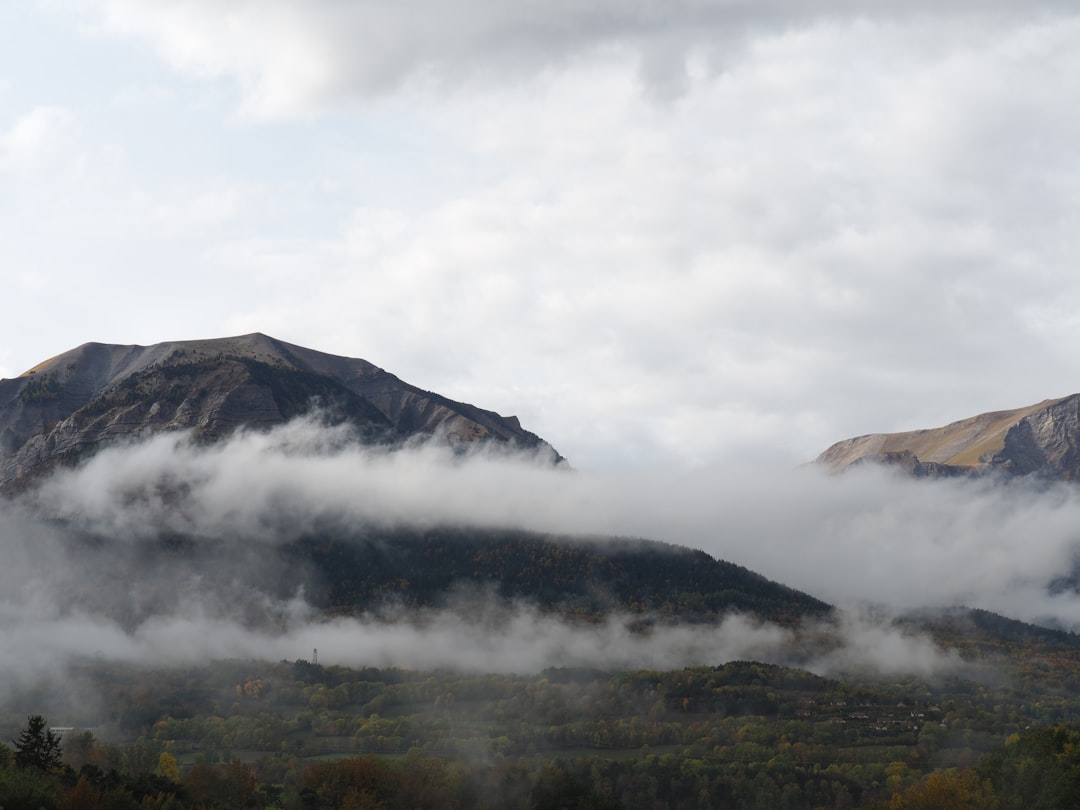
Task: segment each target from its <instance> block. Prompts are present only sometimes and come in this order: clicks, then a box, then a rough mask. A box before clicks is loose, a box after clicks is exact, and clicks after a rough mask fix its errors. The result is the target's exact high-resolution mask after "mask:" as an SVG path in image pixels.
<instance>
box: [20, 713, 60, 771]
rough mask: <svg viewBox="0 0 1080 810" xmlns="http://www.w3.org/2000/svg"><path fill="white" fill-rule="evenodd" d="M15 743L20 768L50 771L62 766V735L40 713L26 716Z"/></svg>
mask: <svg viewBox="0 0 1080 810" xmlns="http://www.w3.org/2000/svg"><path fill="white" fill-rule="evenodd" d="M13 742H14V743H15V764H16V765H18V766H19V767H20V768H29V769H32V770H37V771H42V772H48V771H53V770H55V769H57V768H59V767H60V735H58V734H55V733H53V731H52V730H51V729H50V728H49V727H48V725H47V724H46V722H45V718H44V717H42V716H41V715H40V714H32V715H30V716H29V717H27V718H26V728H24V729H23V731H22V734H20V735H19V739H17V740H14V741H13Z"/></svg>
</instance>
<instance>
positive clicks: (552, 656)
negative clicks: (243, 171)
mask: <svg viewBox="0 0 1080 810" xmlns="http://www.w3.org/2000/svg"><path fill="white" fill-rule="evenodd" d="M328 523H329V524H334V525H350V524H353V523H355V524H356V525H360V524H366V525H370V524H372V523H374V524H383V525H390V526H395V525H401V524H408V525H414V524H419V525H424V526H428V525H437V524H454V525H465V526H470V525H472V526H480V527H520V528H524V529H529V530H534V531H540V532H550V533H556V534H574V535H582V534H589V535H621V536H631V537H645V538H650V539H656V540H663V541H666V542H670V543H677V544H681V545H687V546H693V547H696V548H701V549H704V550H706V551H707V552H709V553H710V554H712V555H714V556H716V557H720V558H723V559H726V560H730V561H732V562H736V563H739V564H741V565H745V566H747V567H749V568H751V569H753V570H756V571H758V572H760V573H762V574H764V575H765V576H767V577H769V578H771V579H775V580H778V581H780V582H783V583H785V584H787V585H791V586H794V587H796V588H798V589H800V590H803V591H806V592H809V593H811V594H813V595H815V596H818V597H820V598H822V599H825V600H827V601H830V602H832V603H834V604H837V605H839V606H841V607H842V608H844V611H845V612H844V614H843V618H842V619H841V621H840V624H839V629H838V630H837V631H836V633H837V635H838V637H839V638H840V639H841V641H840V642H839V645H838V646H835V647H834V648H832V649H831V650H830V651H829V652H827V653H820V654H815V655H812V656H810V657H809V658H807V657H806V653H805V651H804V652H803V653H796V652H794V649H795V648H797V647H799V645H798V644H795V643H793V641H794V639H795V636H794V634H793V631H791V630H787V629H783V628H779V627H775V626H769V625H762V624H759V623H757V622H755V621H752V620H750V619H748V618H746V617H740V616H733V617H730V618H728V619H727V620H726V621H725V622H723V624H721V625H720V626H718V627H710V628H702V627H684V628H675V629H670V628H669V629H664V630H663V631H662V632H654V633H651V634H648V635H641V634H635V633H632V632H630V631H629V630H627V628H626V622H625V621H623V620H622V619H621V618H620V617H612V618H611V619H610V620H609V621H607V622H606V623H604V624H601V625H599V626H591V625H590V626H581V625H573V624H567V623H564V622H562V621H560V620H559V619H557V618H555V617H552V616H547V615H543V614H541V613H539V612H537V611H536V610H534V609H533V608H531V607H530V606H528V605H520V606H517V608H514V609H509V608H506V607H505V606H496V605H494V604H491V605H487V606H483V605H482V606H481V607H480V608H477V607H476V605H475V604H474V605H472V606H471V607H470V608H469V609H468V610H465V609H461V610H458V609H455V608H454V607H450V608H447V609H444V610H441V611H437V612H431V611H429V612H426V613H424V614H422V615H410V616H401V617H400V618H399V620H397V621H387V620H386V619H385V617H383V618H379V619H375V618H370V619H341V618H337V619H333V620H324V619H320V618H319V617H318V616H316V615H315V614H314V612H313V611H312V610H311V609H310V608H309V607H308V606H307V605H306V603H305V602H304V598H303V593H302V592H300V593H293V594H277V595H275V596H268V594H270V593H273V589H272V588H270V589H254V590H253V589H252V588H251V587H250V582H251V581H253V578H252V577H246V576H245V577H241V576H239V573H238V574H237V576H235V577H232V578H231V577H230V573H229V572H228V571H227V570H225V571H223V570H222V566H223V562H222V560H223V559H225V558H223V557H221V556H220V555H217V556H211V557H209V558H208V559H207V560H206V561H205V570H200V568H199V564H197V563H192V562H191V561H188V562H186V563H185V564H184V565H178V566H176V567H172V566H171V565H170V564H169V561H168V559H166V560H165V561H164V562H163V561H162V559H161V555H160V554H159V555H156V556H155V555H146V554H144V553H142V552H145V547H141V544H142V542H143V541H145V540H147V539H149V538H151V537H158V536H160V535H161V533H162V532H173V531H174V532H178V533H181V534H184V535H190V536H196V537H206V538H223V539H226V540H227V541H228V543H229V544H232V545H235V546H236V547H237V548H242V549H243V553H242V554H233V555H231V556H228V560H229V561H230V562H229V564H230V565H243V566H251V567H252V570H253V571H254V572H255V573H256V574H258V573H259V571H260V566H264V565H266V563H265V560H266V559H267V558H269V557H270V556H271V555H267V554H265V553H262V552H263V551H265V549H266V548H267V545H273V544H275V543H280V542H283V541H284V540H285V539H287V538H289V537H291V536H295V534H296V533H297V532H300V531H303V530H304V529H305V528H306V527H311V526H315V525H327V524H328ZM1078 526H1080V490H1077V489H1075V488H1074V487H1073V486H1067V485H1063V484H1062V485H1043V486H1036V485H1035V484H1033V483H1026V482H1022V481H1021V482H1012V483H1011V484H1009V485H1008V486H1005V485H1002V484H1000V483H995V482H992V481H989V480H984V481H956V480H946V481H914V480H909V479H905V478H901V477H897V476H895V475H893V474H890V473H889V472H888V471H886V470H876V469H865V470H861V471H859V472H857V473H851V474H847V475H843V476H838V477H831V476H827V475H824V474H823V473H821V472H820V471H818V470H815V469H811V468H803V469H798V470H775V469H772V470H766V469H756V470H747V469H707V470H699V471H697V472H693V473H679V474H671V473H665V472H664V471H660V470H658V471H656V472H655V473H653V474H647V475H641V474H637V475H626V476H614V475H605V476H599V475H594V474H590V473H589V472H584V471H569V470H565V469H552V468H551V466H550V464H549V463H548V459H547V458H546V457H542V456H539V457H538V456H530V455H522V454H511V453H507V452H505V451H498V450H486V451H477V452H475V453H472V454H466V455H461V454H454V453H452V452H451V451H449V450H447V449H446V448H444V447H442V446H440V445H437V444H435V443H428V444H422V445H417V446H414V447H411V448H408V449H404V450H396V451H386V450H380V449H371V448H365V447H362V446H359V445H357V444H356V443H354V442H353V441H352V440H351V437H350V434H349V433H348V431H347V430H346V429H344V428H340V427H326V426H324V425H321V424H319V422H318V421H317V420H314V419H310V420H301V421H297V422H294V423H292V424H290V425H287V426H285V427H283V428H281V429H278V430H275V431H273V432H271V433H268V434H241V435H238V436H236V437H234V438H233V439H231V440H229V441H226V442H222V443H219V444H217V445H213V446H210V447H205V446H201V447H200V446H196V445H195V444H193V443H191V442H190V441H189V440H188V437H187V436H185V435H179V434H174V435H164V436H157V437H155V438H152V439H150V440H148V441H145V442H142V443H137V444H131V445H128V446H125V447H122V448H113V449H110V450H106V451H103V452H101V453H99V454H98V455H96V456H95V457H93V458H92V459H91V460H90V461H89V462H88V463H86V464H85V465H83V466H81V467H80V468H78V469H75V470H66V471H62V472H59V473H57V474H56V475H54V476H53V477H52V478H51V479H50V480H48V481H46V482H44V483H43V484H42V486H40V487H39V488H37V489H35V490H34V491H33V492H30V493H28V494H24V495H22V496H19V497H18V498H16V499H12V500H10V501H7V502H3V503H2V504H0V542H2V543H3V548H4V565H3V568H2V571H0V644H2V645H3V648H4V649H6V650H17V651H19V652H18V655H17V656H14V655H9V656H4V658H3V661H2V662H0V668H2V669H3V670H4V672H3V677H4V678H5V679H6V680H8V681H9V682H10V681H11V680H12V679H13V678H14V679H16V680H18V679H20V678H32V677H34V674H35V672H38V671H41V670H42V669H43V668H46V667H51V666H55V665H57V664H58V663H63V662H64V661H65V660H67V659H71V658H77V657H82V656H103V657H105V658H109V659H116V660H119V661H128V662H137V661H152V662H155V663H169V662H177V663H179V662H189V661H197V660H203V659H207V658H225V657H229V658H233V657H241V658H254V657H259V658H268V659H281V658H288V659H293V658H299V657H306V656H307V655H308V654H309V653H310V650H311V649H312V648H315V647H317V648H318V649H319V650H320V658H321V659H322V660H323V661H324V662H325V663H342V664H355V665H361V664H366V665H391V664H393V665H400V666H409V667H420V668H423V667H438V666H459V667H464V668H469V669H475V670H487V671H535V670H539V669H541V668H543V667H546V666H569V665H591V666H608V665H610V666H616V667H626V668H629V667H637V666H645V667H658V668H674V667H680V666H685V665H688V664H692V663H704V664H714V663H722V662H724V661H728V660H732V659H743V658H750V659H755V660H764V661H776V662H780V663H799V664H800V665H803V666H807V667H808V668H811V669H815V670H817V671H832V670H836V669H850V668H852V667H861V666H872V667H879V668H885V669H901V670H905V671H914V672H918V673H921V674H928V673H930V672H933V671H935V670H937V669H940V668H942V667H945V668H949V667H953V666H955V665H956V663H957V662H956V661H955V659H953V658H951V657H949V656H946V655H944V654H942V653H940V652H939V651H937V650H936V649H935V648H934V646H933V644H932V643H930V642H929V641H928V640H927V639H924V638H919V637H915V636H911V635H906V634H904V633H901V632H900V631H899V630H897V629H895V628H894V627H892V626H891V625H890V624H889V623H888V622H885V621H882V620H881V619H869V618H867V616H868V615H870V614H869V613H868V612H866V611H865V610H863V608H864V607H865V605H866V604H868V603H872V604H873V605H875V606H876V608H875V610H876V611H878V612H876V613H875V614H874V615H881V613H880V610H882V609H885V610H891V611H902V610H904V609H908V608H915V607H923V606H951V605H961V604H962V605H967V606H970V607H981V608H986V609H988V610H992V611H995V612H998V613H1002V614H1005V615H1007V616H1011V617H1014V618H1019V619H1023V620H1027V621H1040V622H1054V623H1057V624H1058V625H1060V626H1063V627H1066V628H1075V627H1077V626H1078V625H1080V595H1078V594H1076V593H1074V592H1073V591H1071V590H1067V589H1066V590H1062V589H1057V590H1058V592H1057V593H1056V594H1054V595H1051V593H1050V591H1049V590H1048V588H1047V585H1048V583H1050V582H1052V581H1053V580H1055V578H1058V577H1061V576H1064V575H1068V574H1069V573H1070V572H1071V570H1072V568H1073V565H1074V561H1075V558H1076V554H1077V550H1078V548H1080V543H1078V539H1080V538H1078V536H1077V535H1078V530H1077V528H1076V527H1078ZM70 532H91V533H94V534H96V535H99V536H104V537H109V538H112V539H113V540H114V541H119V542H113V543H111V544H110V545H109V546H108V549H107V550H100V551H98V550H95V549H92V548H91V549H86V548H83V550H82V551H81V552H79V553H72V551H71V549H72V545H73V544H71V543H67V542H65V535H66V534H67V533H70ZM597 542H602V541H597ZM84 545H85V544H84ZM245 573H247V572H245ZM262 573H263V574H265V575H267V576H272V573H273V572H272V567H267V568H266V569H265V571H263V572H262ZM255 579H257V577H255ZM242 583H248V584H242ZM121 594H122V595H123V596H124V598H125V599H127V600H129V602H134V603H139V602H140V601H141V602H142V603H143V604H153V605H160V604H164V605H165V607H164V608H160V609H159V608H155V609H154V610H153V611H151V612H150V615H149V617H148V618H143V619H141V620H140V621H139V622H138V623H136V624H131V623H127V624H125V623H123V622H119V621H117V620H115V619H113V618H109V617H110V616H111V615H112V614H111V613H110V611H109V610H108V609H107V606H108V605H109V604H110V603H111V600H112V598H113V597H116V596H117V595H121ZM162 594H167V598H166V599H164V601H162ZM478 611H479V613H478ZM253 613H256V614H258V615H260V616H262V617H264V618H265V619H266V620H265V621H263V622H256V623H253V622H252V621H251V616H252V614H253ZM252 628H256V629H252ZM810 630H812V629H810ZM800 655H801V656H802V657H799V656H800Z"/></svg>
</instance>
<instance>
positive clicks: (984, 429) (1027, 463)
mask: <svg viewBox="0 0 1080 810" xmlns="http://www.w3.org/2000/svg"><path fill="white" fill-rule="evenodd" d="M815 463H816V464H819V465H822V466H824V467H826V468H828V469H830V470H832V471H836V472H838V471H841V470H844V469H847V468H849V467H852V466H854V465H858V464H864V463H879V464H886V465H889V466H894V467H898V468H900V469H902V470H904V471H905V472H907V473H909V474H911V475H914V476H916V477H946V476H957V475H984V474H987V473H993V472H997V473H1001V474H1005V475H1009V476H1026V475H1040V476H1044V477H1047V478H1055V479H1062V480H1073V479H1076V478H1078V477H1080V394H1070V395H1068V396H1064V397H1058V398H1056V399H1046V400H1043V401H1042V402H1038V403H1036V404H1034V405H1028V406H1025V407H1021V408H1014V409H1012V410H1005V411H990V412H987V413H982V414H978V415H976V416H972V417H968V418H966V419H960V420H958V421H955V422H951V423H949V424H947V425H944V426H942V427H937V428H928V429H922V430H910V431H903V432H899V433H871V434H867V435H864V436H856V437H853V438H850V439H843V440H841V441H839V442H836V443H834V444H832V445H830V446H829V447H828V448H826V449H825V450H824V451H823V452H822V453H821V454H820V455H819V456H818V457H817V459H815Z"/></svg>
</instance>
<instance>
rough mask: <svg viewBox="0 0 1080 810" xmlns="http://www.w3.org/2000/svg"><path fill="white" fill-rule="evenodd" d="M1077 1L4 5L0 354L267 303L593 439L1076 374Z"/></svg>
mask: <svg viewBox="0 0 1080 810" xmlns="http://www.w3.org/2000/svg"><path fill="white" fill-rule="evenodd" d="M1078 41H1080V15H1078V14H1077V13H1076V11H1075V9H1074V6H1073V4H1070V3H1064V2H1061V3H1057V2H1043V3H1036V4H1031V3H1025V4H1023V6H1022V7H1019V6H1017V5H1016V4H1013V3H996V2H991V3H987V2H961V3H950V4H940V3H928V2H903V3H888V2H883V3H874V4H870V5H868V4H865V3H854V2H842V0H835V1H833V2H816V3H803V2H781V1H780V0H777V1H776V2H754V3H738V2H723V1H722V0H716V1H715V2H689V0H687V1H686V2H665V3H622V2H614V1H612V2H598V3H587V4H583V3H511V4H507V3H495V2H486V0H461V2H452V3H427V2H419V3H408V4H401V3H396V4H395V3H383V2H365V3H337V2H322V1H319V2H299V1H298V0H297V1H296V2H292V1H287V0H266V1H265V2H259V3H254V2H240V1H239V0H237V2H230V3H226V4H222V3H219V2H203V1H202V0H156V1H154V2H142V1H141V2H129V1H128V0H96V1H95V2H89V3H82V2H80V3H74V2H69V0H47V1H46V0H43V1H42V2H39V3H36V4H32V3H20V4H8V5H6V6H5V7H4V8H3V9H0V242H2V243H3V245H4V260H3V262H2V263H0V285H2V288H3V290H4V301H5V303H7V304H8V306H7V307H6V308H5V313H4V318H3V325H2V326H0V376H14V375H16V374H18V373H21V372H22V371H24V370H25V369H27V368H29V367H31V366H33V365H34V364H36V363H37V362H39V361H40V360H42V359H44V358H45V357H48V356H51V355H53V354H56V353H58V352H61V351H64V350H66V349H68V348H72V347H74V346H76V345H78V344H80V343H83V342H86V341H90V340H98V341H105V342H114V343H142V344H148V343H154V342H158V341H161V340H171V339H185V338H198V337H210V336H220V335H226V334H236V333H241V332H249V331H263V332H266V333H269V334H272V335H274V336H276V337H280V338H282V339H285V340H289V341H291V342H295V343H299V344H302V345H307V346H311V347H313V348H317V349H320V350H323V351H328V352H333V353H337V354H344V355H350V356H358V357H363V358H365V359H368V360H370V361H372V362H374V363H376V364H378V365H380V366H382V367H384V368H387V369H389V370H390V371H392V372H394V373H395V374H398V375H399V376H401V377H402V378H403V379H406V380H408V381H409V382H412V383H414V384H417V385H420V386H421V387H424V388H426V389H430V390H436V391H439V392H440V393H443V394H446V395H448V396H451V397H454V398H456V399H462V400H466V401H470V402H474V403H476V404H479V405H481V406H483V407H487V408H491V409H494V410H497V411H499V412H501V413H515V414H517V415H519V416H520V417H521V419H522V422H523V424H524V425H525V426H526V427H528V428H530V429H532V430H534V431H536V432H537V433H539V434H540V435H542V436H543V437H544V438H546V439H548V440H549V441H550V442H551V443H552V444H553V445H554V446H555V447H556V448H558V449H559V451H560V452H562V453H563V454H564V455H566V456H567V457H569V458H570V459H571V460H572V461H573V462H574V464H575V465H576V466H577V467H578V468H580V469H596V470H604V469H607V470H619V469H622V470H631V469H632V470H657V469H662V470H665V471H669V470H670V471H686V470H692V469H711V468H718V469H729V468H731V467H733V466H734V467H738V466H742V465H745V464H747V463H757V462H758V461H761V460H768V461H770V462H773V463H775V464H776V465H778V466H780V467H783V466H790V465H792V464H795V463H797V462H800V461H802V460H805V459H807V458H810V457H813V456H814V455H815V454H816V453H817V452H818V451H820V450H821V449H823V448H824V447H825V446H826V445H828V444H830V443H831V442H832V441H834V440H836V439H839V438H843V437H845V436H849V435H857V434H861V433H867V432H874V431H884V430H894V429H902V428H912V427H922V426H934V425H938V424H943V423H945V422H948V421H951V420H953V419H958V418H962V417H965V416H969V415H971V414H974V413H978V412H982V411H986V410H992V409H1000V408H1007V407H1016V406H1020V405H1025V404H1029V403H1032V402H1036V401H1039V400H1042V399H1044V398H1048V397H1052V396H1060V395H1063V394H1066V393H1071V392H1074V391H1076V390H1078V389H1080V385H1078V384H1077V382H1076V381H1075V380H1074V379H1073V377H1074V371H1075V369H1076V368H1077V367H1078V365H1080V344H1077V342H1076V341H1075V340H1073V339H1072V338H1073V335H1074V334H1075V325H1076V317H1077V316H1076V312H1077V311H1080V287H1078V278H1080V277H1078V276H1077V275H1076V273H1075V268H1076V267H1077V266H1080V245H1078V240H1077V236H1076V234H1077V233H1080V228H1078V227H1077V226H1078V222H1077V219H1078V215H1077V199H1078V198H1080V173H1078V172H1077V171H1076V159H1075V144H1076V143H1077V142H1080V103H1077V102H1078V101H1080V86H1078V85H1080V64H1078V60H1080V48H1078V47H1077V44H1078Z"/></svg>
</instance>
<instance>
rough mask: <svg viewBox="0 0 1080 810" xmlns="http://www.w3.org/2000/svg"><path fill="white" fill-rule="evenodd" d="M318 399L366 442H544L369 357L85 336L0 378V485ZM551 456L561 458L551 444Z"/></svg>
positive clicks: (266, 419)
mask: <svg viewBox="0 0 1080 810" xmlns="http://www.w3.org/2000/svg"><path fill="white" fill-rule="evenodd" d="M315 406H318V407H320V408H321V409H323V411H324V413H325V414H326V415H327V417H328V418H330V419H332V420H333V421H336V422H341V421H347V422H349V423H351V424H353V425H354V426H355V427H356V428H357V430H358V431H359V432H360V433H361V435H362V436H364V437H365V438H366V439H367V440H368V441H371V442H388V443H393V442H400V441H403V440H405V439H408V438H410V437H414V436H418V435H419V436H425V435H439V436H441V437H443V438H444V439H445V440H446V441H449V442H451V443H452V444H461V445H468V444H471V443H474V442H488V441H494V442H502V443H506V444H509V445H513V446H516V447H521V448H537V449H541V448H548V447H549V446H548V445H547V444H546V443H545V442H544V441H543V440H542V439H540V437H538V436H537V435H536V434H534V433H530V432H529V431H527V430H525V429H524V428H522V427H521V424H520V423H519V422H518V420H517V418H516V417H514V416H500V415H499V414H497V413H494V412H492V411H486V410H483V409H481V408H477V407H475V406H473V405H468V404H465V403H462V402H455V401H454V400H451V399H448V398H446V397H444V396H440V395H439V394H435V393H431V392H430V391H424V390H422V389H420V388H417V387H416V386H413V385H409V384H408V383H406V382H403V381H401V380H400V379H398V378H397V377H395V376H394V375H393V374H390V373H389V372H387V371H384V370H383V369H381V368H379V367H377V366H375V365H373V364H371V363H369V362H367V361H366V360H359V359H354V358H348V357H338V356H335V355H332V354H324V353H323V352H318V351H314V350H312V349H306V348H303V347H301V346H295V345H292V344H290V343H286V342H284V341H281V340H276V339H275V338H272V337H268V336H267V335H263V334H258V333H255V334H250V335H241V336H238V337H230V338H219V339H214V340H192V341H174V342H167V343H157V344H154V345H153V346H135V345H131V346H123V345H109V344H104V343H86V344H83V345H82V346H79V347H78V348H75V349H72V350H71V351H67V352H64V353H63V354H60V355H57V356H56V357H53V358H51V359H49V360H46V361H44V362H42V363H39V364H38V365H36V366H34V367H33V368H32V369H30V370H29V371H27V372H25V373H24V374H22V375H20V376H19V377H17V378H15V379H5V380H0V487H4V488H9V489H10V488H11V487H13V486H16V487H17V486H20V485H22V484H24V483H25V482H27V481H28V480H29V479H31V478H32V477H34V476H35V475H38V474H41V473H43V472H47V471H48V470H50V469H52V468H53V467H55V466H56V465H57V464H60V463H70V462H73V461H76V460H78V459H79V458H82V457H84V456H85V455H87V454H89V453H92V452H94V451H95V450H96V449H98V448H100V447H102V446H104V445H107V444H109V443H110V442H114V441H116V440H118V439H123V438H130V437H132V436H138V435H143V434H148V433H154V432H160V431H167V430H183V429H190V430H193V431H194V433H195V435H196V436H197V437H199V438H202V439H205V440H208V441H209V440H213V439H216V438H220V437H223V436H227V435H228V434H230V433H232V432H233V431H235V430H236V429H237V428H240V427H248V428H254V429H264V428H269V427H271V426H273V425H277V424H281V423H283V422H286V421H288V420H289V419H291V418H293V417H295V416H298V415H300V414H303V413H305V412H307V411H308V410H310V409H311V408H312V407H315ZM551 453H552V457H553V460H554V461H560V460H561V457H560V456H558V454H557V453H555V452H554V450H552V451H551Z"/></svg>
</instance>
